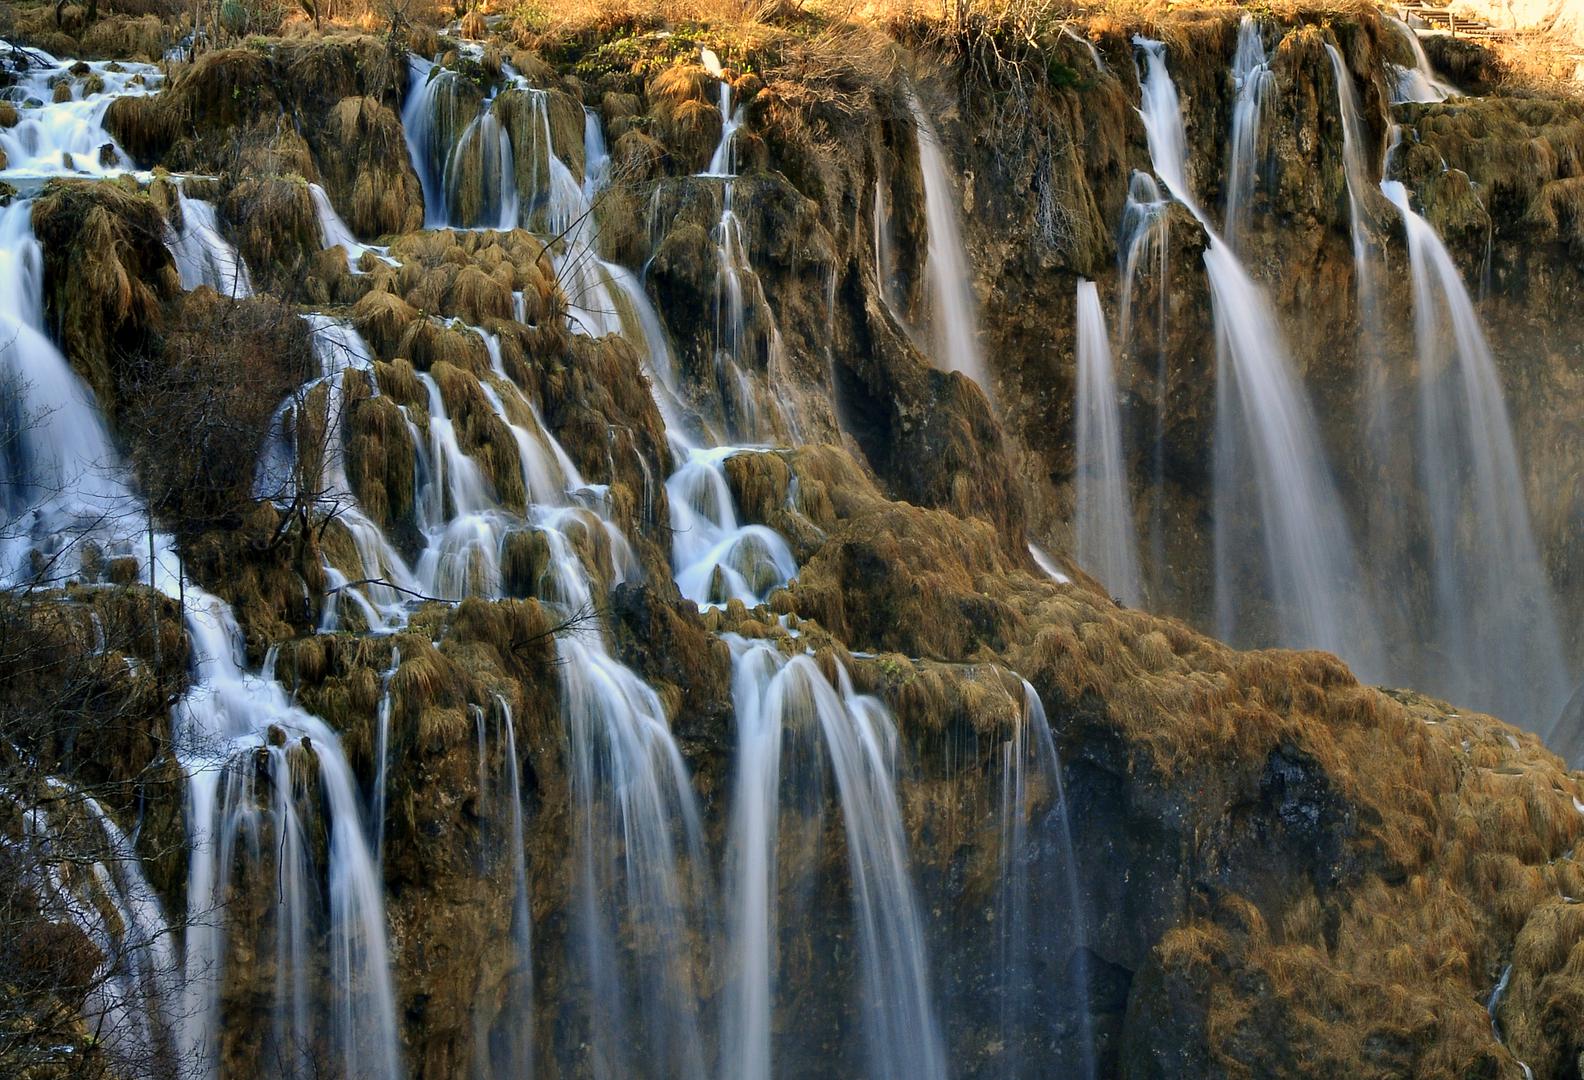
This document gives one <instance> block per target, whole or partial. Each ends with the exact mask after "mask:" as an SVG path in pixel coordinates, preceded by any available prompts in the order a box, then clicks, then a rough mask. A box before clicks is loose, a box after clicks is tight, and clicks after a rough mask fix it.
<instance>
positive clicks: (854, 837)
mask: <svg viewBox="0 0 1584 1080" xmlns="http://www.w3.org/2000/svg"><path fill="white" fill-rule="evenodd" d="M726 639H727V643H728V644H729V645H730V646H731V649H732V654H733V660H734V663H733V681H732V700H733V706H734V709H735V712H736V716H737V737H738V756H737V781H736V788H735V796H734V802H733V817H732V838H733V843H732V853H733V873H732V877H731V881H730V885H729V891H730V896H731V917H730V920H729V924H728V925H729V933H730V948H731V954H732V960H733V971H734V972H735V973H736V980H735V985H734V986H733V993H732V1000H731V1005H730V1006H729V1011H728V1016H727V1018H726V1021H725V1023H726V1030H727V1037H726V1041H725V1046H726V1050H725V1053H724V1054H723V1058H722V1063H721V1075H722V1076H723V1077H742V1078H745V1080H768V1078H769V1077H770V1076H771V1075H772V1068H771V1066H772V1046H771V1043H772V1027H771V1017H772V1014H773V1010H774V1002H775V984H776V967H777V964H776V956H775V939H776V936H777V935H778V933H779V928H778V925H777V918H776V916H777V911H778V905H777V895H778V891H779V890H778V876H777V869H776V866H777V861H776V854H777V852H776V845H777V839H778V837H779V835H780V834H781V827H780V822H779V819H780V817H781V813H782V810H781V807H782V803H783V801H785V800H789V799H790V800H794V801H795V800H797V799H798V798H799V796H800V793H803V792H806V791H808V790H809V785H811V784H815V785H817V784H818V782H819V781H818V779H817V775H818V774H817V773H816V774H815V775H789V774H787V773H785V772H784V771H783V763H784V762H786V761H788V760H791V761H792V762H794V763H796V765H797V766H799V768H798V770H797V771H798V772H807V771H809V770H815V769H820V770H822V769H823V768H824V766H823V765H822V764H821V760H822V759H823V760H824V761H826V762H828V763H829V769H830V772H831V773H832V774H833V775H834V777H835V781H836V795H837V802H838V804H839V806H840V808H841V814H842V822H843V826H844V832H845V836H846V841H847V856H848V866H849V869H850V873H851V877H852V895H853V919H854V922H855V923H856V926H857V936H858V942H859V949H860V954H861V955H860V962H859V966H860V968H861V970H862V975H863V984H864V988H863V1008H862V1014H863V1025H864V1040H865V1044H866V1046H867V1048H868V1070H867V1072H866V1075H867V1076H871V1077H875V1078H878V1080H917V1078H924V1080H944V1077H945V1076H946V1052H945V1047H944V1043H943V1041H942V1039H941V1035H940V1025H939V1020H938V1018H937V1016H936V1014H935V1005H934V998H933V994H932V992H931V989H930V981H929V964H928V960H927V956H926V952H925V947H924V930H923V921H922V917H921V914H920V912H919V908H918V901H917V899H916V898H915V897H914V895H913V886H912V882H911V878H910V874H909V868H908V867H909V864H908V855H907V839H906V834H905V832H904V831H903V828H902V820H901V813H900V811H899V809H898V806H897V795H896V777H895V775H894V765H893V762H894V761H895V757H896V738H897V734H896V727H895V724H894V722H893V721H892V719H891V716H890V714H889V713H888V712H887V711H886V709H885V707H884V706H883V705H881V703H880V702H879V701H878V700H877V699H875V698H872V697H866V696H864V695H861V694H858V693H856V692H855V691H854V689H853V686H852V682H851V680H850V678H849V677H848V675H847V671H846V669H845V668H844V667H842V666H841V665H840V664H837V665H836V685H832V684H831V682H830V681H829V680H827V679H826V677H825V675H824V674H823V673H822V672H821V671H820V668H819V665H818V664H816V663H815V661H814V659H813V657H811V656H809V655H797V656H792V657H790V658H789V657H787V656H785V655H784V654H782V653H781V652H780V651H779V650H778V649H777V648H776V647H775V645H774V644H773V643H772V642H769V641H765V640H747V639H743V638H740V637H738V636H736V635H727V638H726ZM820 748H823V751H824V753H823V754H821V753H820Z"/></svg>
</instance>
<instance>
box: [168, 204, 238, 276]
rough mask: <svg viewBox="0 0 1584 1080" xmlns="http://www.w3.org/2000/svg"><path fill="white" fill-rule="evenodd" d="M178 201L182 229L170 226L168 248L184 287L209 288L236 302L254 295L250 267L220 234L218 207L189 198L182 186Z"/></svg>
mask: <svg viewBox="0 0 1584 1080" xmlns="http://www.w3.org/2000/svg"><path fill="white" fill-rule="evenodd" d="M176 202H177V207H178V213H179V216H180V218H181V224H180V226H172V225H167V226H166V229H167V232H166V237H165V246H166V247H167V248H169V249H170V253H171V258H172V259H174V260H175V261H176V270H177V272H178V273H180V274H181V283H182V288H184V289H196V288H197V287H198V286H200V285H207V286H209V288H211V289H213V290H214V291H215V292H217V293H219V294H220V295H222V296H230V297H234V298H236V299H239V300H240V299H242V298H244V297H248V296H252V295H253V281H252V278H250V277H249V276H248V268H247V264H246V263H245V262H243V261H242V256H241V255H239V254H238V253H237V250H236V248H234V247H232V246H231V243H230V241H228V240H227V239H226V238H225V237H224V236H223V235H222V234H221V232H220V218H219V215H218V214H216V212H215V208H214V204H213V203H211V202H207V201H205V200H203V199H193V198H189V197H188V196H187V194H186V193H185V192H184V191H182V190H181V188H180V187H178V188H177V189H176Z"/></svg>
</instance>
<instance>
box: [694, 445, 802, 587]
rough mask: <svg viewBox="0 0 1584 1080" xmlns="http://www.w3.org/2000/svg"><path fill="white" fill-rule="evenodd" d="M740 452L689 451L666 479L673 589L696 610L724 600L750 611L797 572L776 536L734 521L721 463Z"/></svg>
mask: <svg viewBox="0 0 1584 1080" xmlns="http://www.w3.org/2000/svg"><path fill="white" fill-rule="evenodd" d="M744 452H745V451H743V450H740V449H739V448H737V447H731V446H722V447H711V448H709V449H700V448H694V449H690V450H688V451H687V457H686V459H685V460H684V461H683V462H682V464H681V466H680V467H679V468H678V469H677V471H676V472H674V473H673V474H672V475H671V478H670V479H669V480H667V481H666V495H667V496H668V499H667V501H668V502H669V504H670V507H671V532H672V564H673V569H674V571H675V574H676V581H677V588H679V589H680V590H682V595H683V596H685V597H687V598H688V599H690V600H692V601H694V602H695V603H697V604H699V605H700V606H701V607H710V606H715V605H723V604H725V603H726V602H727V601H729V600H741V601H742V602H743V603H745V604H747V605H748V606H749V607H752V606H754V605H755V604H759V603H763V602H764V600H765V599H766V598H767V597H768V596H769V595H770V593H771V592H772V591H773V590H775V589H777V588H779V587H781V586H783V585H785V584H786V583H787V582H788V581H790V580H791V579H792V578H793V576H794V575H796V574H797V562H796V560H794V559H793V557H792V551H791V549H790V548H788V547H787V542H786V541H785V540H784V539H782V537H781V535H780V534H779V533H777V532H775V530H773V529H770V528H767V527H765V526H763V525H750V524H743V523H741V522H739V521H738V518H737V508H736V503H735V500H734V499H733V498H732V493H731V487H730V485H729V483H728V481H727V479H726V471H725V462H726V459H727V458H729V457H731V456H732V455H734V454H738V453H744Z"/></svg>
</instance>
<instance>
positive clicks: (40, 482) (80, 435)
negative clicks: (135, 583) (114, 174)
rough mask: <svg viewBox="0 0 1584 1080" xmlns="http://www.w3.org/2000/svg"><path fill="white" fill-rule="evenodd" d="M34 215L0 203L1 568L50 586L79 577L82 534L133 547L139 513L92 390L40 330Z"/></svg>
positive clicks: (113, 546)
mask: <svg viewBox="0 0 1584 1080" xmlns="http://www.w3.org/2000/svg"><path fill="white" fill-rule="evenodd" d="M32 215H33V204H32V202H31V201H30V200H27V199H15V200H13V201H12V203H11V205H10V206H7V207H0V400H3V403H4V415H3V416H0V424H3V427H4V434H5V438H4V439H3V440H0V475H3V477H4V479H5V481H6V483H5V485H4V488H3V491H0V506H3V509H4V513H5V519H6V521H8V522H11V523H13V524H12V526H11V527H9V528H7V529H6V530H5V533H6V535H5V536H4V537H0V576H3V579H4V580H5V581H6V582H9V583H13V584H23V583H33V584H37V585H42V586H49V585H53V584H56V583H59V582H61V581H64V580H66V579H69V578H72V577H75V576H77V574H78V572H79V569H80V564H81V556H82V548H83V543H84V542H85V541H89V540H91V541H93V542H95V543H97V544H99V546H100V547H101V548H102V549H104V550H105V551H106V552H107V553H110V554H113V555H126V554H138V553H139V551H140V549H141V547H142V545H141V542H140V533H141V532H142V531H143V527H144V526H143V521H144V519H143V516H142V513H141V510H142V505H141V503H140V502H138V501H137V500H136V499H135V498H134V497H133V496H132V495H131V494H130V492H129V490H128V488H127V484H126V480H125V478H124V477H123V476H122V475H121V473H122V466H121V462H120V459H119V456H118V455H117V453H116V451H115V449H114V447H113V446H112V445H111V442H110V433H109V431H108V430H107V429H106V428H105V424H104V419H103V417H102V416H101V415H100V412H99V407H98V404H97V402H96V401H95V400H94V395H93V391H91V390H90V389H89V388H88V387H87V385H86V384H84V383H83V382H82V381H81V380H80V379H78V378H77V375H76V373H75V372H74V371H72V369H71V366H70V365H69V364H68V363H67V362H66V358H65V357H64V356H62V355H61V352H60V350H59V349H57V348H56V347H55V344H54V343H53V342H52V341H51V340H50V339H49V337H48V335H47V333H46V329H45V322H44V302H43V297H44V254H43V250H42V248H41V247H40V245H39V242H38V240H37V239H36V238H35V237H34V235H33V222H32ZM35 555H36V556H37V559H36V560H35Z"/></svg>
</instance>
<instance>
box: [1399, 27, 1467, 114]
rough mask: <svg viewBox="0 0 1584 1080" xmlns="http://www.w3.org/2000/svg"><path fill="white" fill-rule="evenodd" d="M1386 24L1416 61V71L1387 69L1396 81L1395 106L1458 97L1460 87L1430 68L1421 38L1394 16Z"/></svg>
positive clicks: (1404, 68) (1402, 67)
mask: <svg viewBox="0 0 1584 1080" xmlns="http://www.w3.org/2000/svg"><path fill="white" fill-rule="evenodd" d="M1386 21H1387V22H1388V23H1389V24H1390V25H1391V27H1392V29H1393V30H1394V31H1395V32H1396V33H1397V35H1398V36H1399V37H1400V38H1401V39H1402V40H1403V42H1404V43H1405V44H1406V45H1407V46H1408V48H1409V50H1410V51H1411V53H1412V55H1413V60H1414V63H1413V67H1404V66H1402V65H1399V64H1388V65H1387V68H1388V69H1389V71H1390V72H1391V74H1392V75H1393V76H1394V77H1395V85H1393V87H1392V104H1394V105H1398V104H1402V103H1404V102H1410V101H1416V102H1436V101H1445V100H1446V99H1447V98H1452V97H1457V96H1458V89H1457V87H1455V86H1453V85H1452V84H1451V83H1449V82H1447V81H1446V80H1444V79H1442V78H1441V77H1440V76H1438V75H1437V74H1436V73H1435V68H1433V67H1431V66H1430V58H1429V57H1428V56H1426V55H1425V50H1424V45H1422V44H1421V43H1420V41H1419V35H1418V34H1417V33H1416V32H1415V31H1414V29H1413V27H1411V26H1409V25H1408V24H1407V23H1405V22H1403V21H1402V20H1401V19H1398V18H1396V17H1394V16H1391V15H1388V16H1386Z"/></svg>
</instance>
